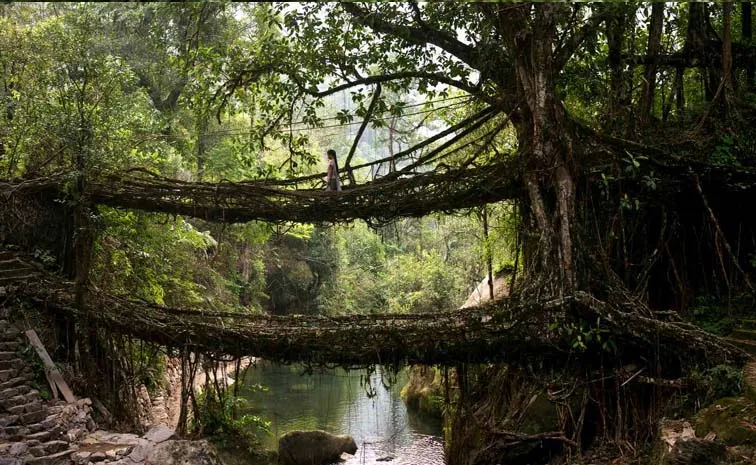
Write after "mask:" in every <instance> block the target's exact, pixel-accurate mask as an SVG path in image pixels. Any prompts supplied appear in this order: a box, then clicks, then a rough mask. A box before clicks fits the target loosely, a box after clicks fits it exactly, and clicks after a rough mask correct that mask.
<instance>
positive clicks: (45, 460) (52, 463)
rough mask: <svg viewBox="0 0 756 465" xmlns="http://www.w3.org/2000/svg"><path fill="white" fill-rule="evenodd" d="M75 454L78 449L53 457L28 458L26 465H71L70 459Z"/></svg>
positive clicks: (65, 451) (59, 453) (68, 450)
mask: <svg viewBox="0 0 756 465" xmlns="http://www.w3.org/2000/svg"><path fill="white" fill-rule="evenodd" d="M74 452H76V449H67V450H64V451H62V452H58V453H57V454H53V455H47V456H44V457H34V458H28V459H26V465H64V464H65V465H68V464H69V463H71V458H70V457H71V454H73V453H74Z"/></svg>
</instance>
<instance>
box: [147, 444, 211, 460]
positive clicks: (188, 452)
mask: <svg viewBox="0 0 756 465" xmlns="http://www.w3.org/2000/svg"><path fill="white" fill-rule="evenodd" d="M144 464H145V465H220V461H219V460H218V454H217V453H216V451H215V448H213V446H211V445H210V443H208V442H207V441H204V440H203V441H182V440H170V441H165V442H162V443H160V444H158V445H156V446H155V449H153V451H152V454H150V456H149V457H147V459H146V460H145V461H144Z"/></svg>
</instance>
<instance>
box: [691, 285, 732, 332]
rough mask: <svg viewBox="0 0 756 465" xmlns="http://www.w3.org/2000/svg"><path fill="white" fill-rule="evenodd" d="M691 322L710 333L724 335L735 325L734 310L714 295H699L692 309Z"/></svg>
mask: <svg viewBox="0 0 756 465" xmlns="http://www.w3.org/2000/svg"><path fill="white" fill-rule="evenodd" d="M692 315H693V322H694V323H695V324H696V325H698V326H700V327H701V329H704V330H706V331H708V332H710V333H714V334H719V335H725V334H728V333H730V332H731V331H732V330H733V329H734V328H735V325H736V320H735V318H734V310H733V308H732V307H729V306H728V305H726V304H723V303H722V302H720V301H719V299H717V298H716V297H714V296H708V295H704V296H700V297H698V298H696V304H695V306H694V307H693V309H692Z"/></svg>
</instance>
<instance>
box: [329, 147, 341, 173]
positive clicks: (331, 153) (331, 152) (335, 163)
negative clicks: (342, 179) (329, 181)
mask: <svg viewBox="0 0 756 465" xmlns="http://www.w3.org/2000/svg"><path fill="white" fill-rule="evenodd" d="M326 155H327V156H329V157H333V167H334V168H336V176H338V175H339V173H340V171H339V160H338V158H336V151H335V150H334V149H328V151H327V152H326Z"/></svg>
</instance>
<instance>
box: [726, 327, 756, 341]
mask: <svg viewBox="0 0 756 465" xmlns="http://www.w3.org/2000/svg"><path fill="white" fill-rule="evenodd" d="M731 337H732V338H734V339H740V340H744V341H755V342H756V329H736V330H735V331H733V332H732V334H731Z"/></svg>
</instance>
